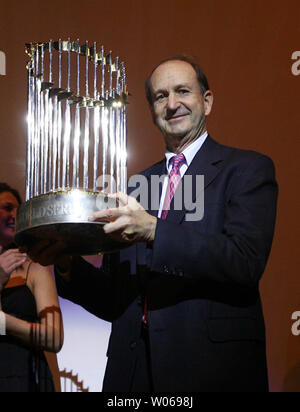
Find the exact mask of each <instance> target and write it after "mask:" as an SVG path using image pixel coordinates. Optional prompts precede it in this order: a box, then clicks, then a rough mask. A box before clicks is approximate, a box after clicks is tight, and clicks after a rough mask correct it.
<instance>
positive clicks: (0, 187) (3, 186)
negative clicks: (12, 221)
mask: <svg viewBox="0 0 300 412" xmlns="http://www.w3.org/2000/svg"><path fill="white" fill-rule="evenodd" d="M7 192H8V193H11V194H12V195H13V196H14V197H15V198H16V199H17V201H18V203H19V205H20V204H21V203H22V199H21V196H20V194H19V192H18V191H17V190H16V189H13V188H12V187H10V186H8V184H7V183H0V194H1V193H7Z"/></svg>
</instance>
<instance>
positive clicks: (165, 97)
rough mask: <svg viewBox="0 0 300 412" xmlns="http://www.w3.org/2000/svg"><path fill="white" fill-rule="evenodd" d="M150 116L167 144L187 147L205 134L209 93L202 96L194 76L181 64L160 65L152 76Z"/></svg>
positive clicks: (210, 103)
mask: <svg viewBox="0 0 300 412" xmlns="http://www.w3.org/2000/svg"><path fill="white" fill-rule="evenodd" d="M151 92H152V101H153V106H152V114H153V119H154V122H155V124H156V125H157V126H158V128H159V129H160V130H161V132H162V133H163V134H164V136H165V138H166V142H167V146H168V145H169V143H172V140H177V141H178V140H181V141H182V142H183V144H184V145H185V146H186V145H188V144H189V143H191V142H192V141H193V140H195V139H196V138H197V137H199V136H200V135H201V134H202V133H203V132H204V131H205V116H207V115H208V114H209V113H210V110H211V106H212V93H211V92H210V91H207V92H206V93H205V94H204V95H202V93H201V90H200V85H199V83H198V80H197V76H196V72H195V70H194V69H193V67H192V66H191V65H190V64H189V63H186V62H184V61H180V60H172V61H168V62H166V63H163V64H161V65H160V66H159V67H158V68H157V69H156V70H155V71H154V72H153V74H152V76H151Z"/></svg>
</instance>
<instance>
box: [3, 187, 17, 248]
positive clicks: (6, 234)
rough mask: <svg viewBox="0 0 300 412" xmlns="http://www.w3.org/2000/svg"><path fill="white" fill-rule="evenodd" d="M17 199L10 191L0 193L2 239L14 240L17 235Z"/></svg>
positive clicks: (5, 240) (4, 240)
mask: <svg viewBox="0 0 300 412" xmlns="http://www.w3.org/2000/svg"><path fill="white" fill-rule="evenodd" d="M18 206H19V203H18V201H17V199H16V198H15V197H14V195H13V194H12V193H10V192H3V193H0V240H2V241H3V242H5V243H7V242H8V243H9V242H12V241H13V239H14V236H15V229H16V228H15V224H16V211H17V208H18Z"/></svg>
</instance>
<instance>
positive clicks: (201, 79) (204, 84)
mask: <svg viewBox="0 0 300 412" xmlns="http://www.w3.org/2000/svg"><path fill="white" fill-rule="evenodd" d="M174 60H179V61H183V62H186V63H188V64H190V65H191V66H192V68H193V69H194V70H195V72H196V76H197V80H198V83H199V85H200V90H201V93H202V94H204V93H205V92H206V91H207V90H209V85H208V81H207V78H206V76H205V74H204V72H203V70H202V69H201V67H200V66H199V64H198V63H196V62H195V60H194V58H193V57H191V56H187V55H184V54H179V55H177V56H173V57H168V58H166V59H164V60H162V61H161V62H160V63H159V64H158V65H157V66H155V67H154V69H153V70H152V72H151V73H150V75H149V76H148V77H147V79H146V82H145V90H146V97H147V100H148V103H149V104H150V106H152V103H153V102H152V95H151V76H152V74H153V73H154V72H155V70H156V69H157V68H158V67H159V66H161V65H162V64H164V63H167V62H169V61H174Z"/></svg>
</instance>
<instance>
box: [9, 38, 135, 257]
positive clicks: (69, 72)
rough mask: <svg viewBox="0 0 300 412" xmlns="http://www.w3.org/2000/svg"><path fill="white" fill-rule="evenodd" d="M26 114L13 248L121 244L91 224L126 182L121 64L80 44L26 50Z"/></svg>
mask: <svg viewBox="0 0 300 412" xmlns="http://www.w3.org/2000/svg"><path fill="white" fill-rule="evenodd" d="M26 52H27V54H28V56H29V58H30V60H29V62H28V64H27V70H28V114H27V142H26V202H25V203H23V204H22V205H21V206H20V207H19V210H18V214H17V224H16V225H17V227H16V238H15V240H16V243H17V244H18V245H20V246H21V245H24V244H25V245H26V244H30V243H32V242H36V241H38V240H39V239H49V240H53V242H56V241H57V240H61V241H63V242H65V244H66V252H68V253H72V254H81V255H89V254H95V253H101V252H110V251H114V250H116V249H118V248H120V247H121V246H122V245H121V244H118V243H116V242H114V241H113V240H112V239H111V238H110V237H109V236H107V235H105V233H104V231H103V224H104V223H105V222H89V220H88V218H89V216H90V215H91V214H92V213H93V212H95V211H98V210H101V209H106V208H111V207H115V206H116V204H115V200H114V199H112V198H110V197H109V193H114V192H116V191H117V192H118V191H121V192H125V193H126V182H127V167H126V160H127V151H126V104H127V97H128V93H127V86H126V72H125V66H124V63H119V58H116V59H115V60H114V61H113V58H112V53H111V52H110V53H108V54H107V55H106V54H105V52H104V48H103V47H101V48H100V49H99V50H98V49H97V44H96V43H93V44H92V45H91V46H90V45H89V43H88V42H86V43H85V44H84V45H80V42H79V40H77V41H75V42H73V41H71V40H70V39H69V40H68V41H62V40H59V41H56V42H53V41H49V43H30V44H26Z"/></svg>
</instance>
